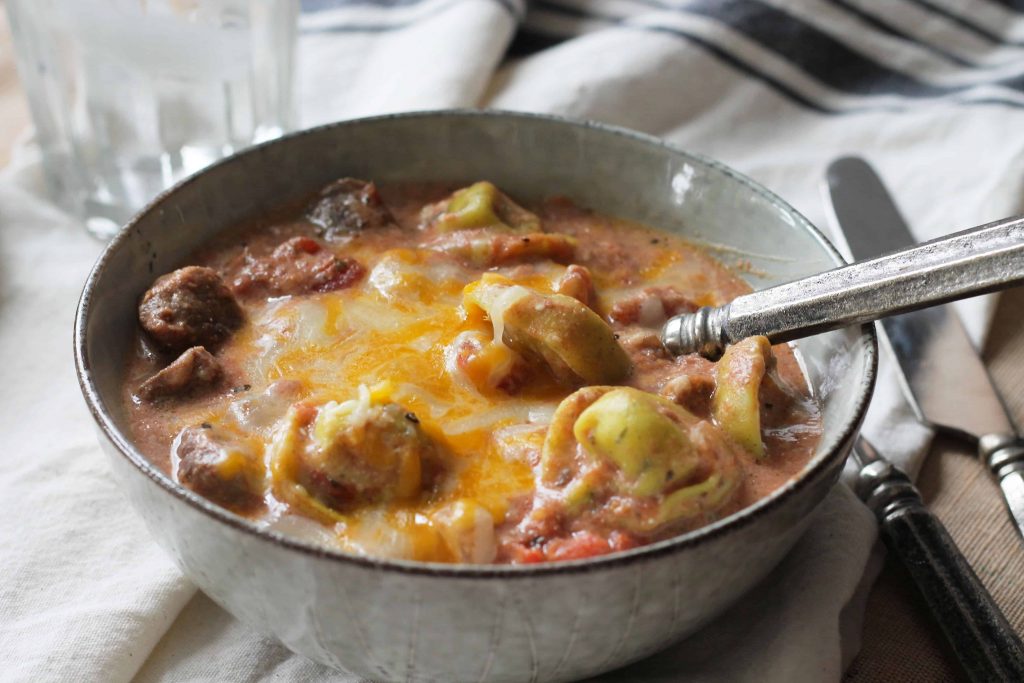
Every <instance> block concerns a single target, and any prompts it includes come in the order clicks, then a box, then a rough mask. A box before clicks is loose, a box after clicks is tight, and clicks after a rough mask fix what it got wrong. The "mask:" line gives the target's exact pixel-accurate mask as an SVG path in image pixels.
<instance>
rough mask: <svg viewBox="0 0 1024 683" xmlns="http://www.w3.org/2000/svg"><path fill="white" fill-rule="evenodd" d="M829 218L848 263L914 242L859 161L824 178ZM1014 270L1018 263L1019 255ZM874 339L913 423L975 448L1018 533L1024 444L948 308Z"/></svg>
mask: <svg viewBox="0 0 1024 683" xmlns="http://www.w3.org/2000/svg"><path fill="white" fill-rule="evenodd" d="M827 180H828V191H829V194H830V196H831V199H832V202H831V203H832V208H833V211H834V213H835V219H836V221H837V222H838V224H839V226H840V227H841V228H842V230H843V232H844V234H845V235H846V241H847V243H848V244H849V246H850V251H851V252H852V253H853V256H854V258H857V259H860V258H868V257H871V256H874V255H876V254H878V253H881V252H885V251H890V250H893V249H899V248H901V247H905V246H908V245H911V244H913V243H914V238H913V236H912V235H911V234H910V230H909V229H908V227H907V224H906V222H905V221H904V220H903V218H902V216H901V215H900V212H899V209H898V208H897V207H896V204H895V202H893V200H892V197H891V196H890V195H889V193H888V192H887V191H886V189H885V186H884V185H883V184H882V181H881V179H880V178H879V177H878V175H877V174H876V173H875V172H874V170H873V169H872V168H871V166H869V165H868V164H867V162H865V161H864V160H863V159H858V158H850V157H848V158H844V159H839V160H837V161H835V162H834V163H833V164H832V165H831V166H829V169H828V172H827ZM1017 262H1018V265H1021V262H1024V257H1020V256H1018V257H1017ZM879 338H880V339H881V341H882V343H883V344H884V345H886V346H888V347H889V348H890V350H891V351H892V355H893V357H895V358H896V360H897V362H898V363H899V367H900V369H901V370H902V373H903V377H904V387H905V388H906V389H907V390H908V394H909V396H908V398H909V399H910V404H911V406H912V407H913V409H914V411H915V412H916V413H917V415H918V418H919V419H920V420H921V421H922V422H924V423H926V424H928V425H931V426H932V427H934V428H936V429H937V430H939V431H942V432H946V433H949V434H951V435H953V436H955V437H957V438H959V439H960V440H962V441H964V442H966V443H967V444H968V445H969V446H971V447H972V448H974V449H976V450H977V452H978V455H979V456H980V457H981V459H982V460H983V461H984V462H985V464H986V465H987V466H988V468H989V469H990V470H991V471H992V474H993V475H994V476H995V478H996V481H997V482H999V486H1000V488H1001V489H1002V492H1003V497H1004V499H1005V500H1006V505H1007V508H1008V509H1009V511H1010V516H1011V517H1012V519H1013V521H1014V525H1015V527H1016V529H1017V531H1018V532H1019V533H1021V534H1022V535H1024V438H1021V436H1020V435H1019V432H1018V431H1017V430H1016V429H1015V428H1014V424H1013V420H1012V419H1011V417H1010V415H1009V413H1008V412H1007V410H1006V407H1005V405H1004V403H1003V401H1002V399H1001V398H1000V397H999V394H998V392H997V391H996V388H995V387H994V386H993V385H992V380H991V378H990V377H989V375H988V371H987V370H986V369H985V366H984V365H983V364H982V362H981V359H980V358H979V357H978V354H977V352H976V351H975V349H974V346H973V345H972V344H971V342H970V340H969V339H968V337H967V333H966V332H965V331H964V328H963V325H962V324H961V323H960V318H959V316H958V315H957V314H956V311H954V310H953V309H952V308H950V307H948V306H936V307H935V308H930V309H927V310H921V311H916V312H913V313H908V314H905V315H901V316H897V317H893V318H888V319H885V320H883V321H882V324H881V330H880V334H879Z"/></svg>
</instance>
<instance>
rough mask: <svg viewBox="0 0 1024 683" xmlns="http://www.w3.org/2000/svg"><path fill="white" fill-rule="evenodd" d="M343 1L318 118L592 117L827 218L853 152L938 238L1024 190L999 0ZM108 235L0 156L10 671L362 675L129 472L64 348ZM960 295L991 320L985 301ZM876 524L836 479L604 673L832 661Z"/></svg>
mask: <svg viewBox="0 0 1024 683" xmlns="http://www.w3.org/2000/svg"><path fill="white" fill-rule="evenodd" d="M336 4H337V3H333V2H331V0H304V2H303V10H304V14H303V16H302V34H301V38H300V54H299V66H300V73H301V74H302V76H301V78H300V87H301V91H302V102H303V107H302V111H303V123H304V124H306V125H308V124H312V123H317V122H321V121H327V120H333V119H337V118H343V117H349V116H353V115H364V114H371V113H384V112H389V111H399V110H405V109H423V108H435V107H448V106H488V107H495V108H503V109H516V110H529V111H543V112H552V113H559V114H565V115H569V116H573V117H578V118H591V119H597V120H601V121H605V122H609V123H614V124H619V125H624V126H628V127H631V128H635V129H638V130H642V131H645V132H649V133H652V134H656V135H660V136H663V137H665V138H666V139H668V140H670V141H672V142H673V143H676V144H678V145H679V146H681V147H683V148H685V149H689V150H692V151H696V152H701V153H705V154H707V155H709V156H712V157H715V158H717V159H720V160H722V161H724V162H725V163H727V164H729V165H731V166H733V167H735V168H737V169H738V170H740V171H742V172H745V173H747V174H749V175H751V176H752V177H754V178H755V179H757V180H759V181H761V182H762V183H764V184H765V185H767V186H768V187H769V188H771V189H772V190H774V191H776V192H777V193H778V194H780V195H781V196H782V197H784V198H786V199H787V200H788V201H790V202H791V203H792V204H794V205H795V206H796V207H797V208H798V209H799V210H801V211H802V212H803V213H804V214H805V215H807V216H808V218H810V219H811V221H812V222H814V223H815V224H817V225H819V226H822V227H824V226H825V220H824V216H825V213H824V208H823V204H822V199H821V195H820V193H819V183H820V180H821V178H822V175H823V172H824V169H825V167H826V165H827V164H828V162H829V161H830V160H831V159H832V158H834V157H836V156H838V155H840V154H844V153H858V154H861V155H863V156H865V157H866V158H868V159H869V160H870V161H871V162H873V163H874V164H875V165H876V167H878V168H879V170H880V172H881V173H882V175H883V177H884V178H885V179H886V181H887V182H888V183H889V184H890V185H891V186H892V188H893V189H894V191H895V193H896V195H897V199H898V201H899V202H900V205H901V207H902V209H903V211H904V213H905V215H906V217H907V218H908V219H909V220H910V222H911V225H912V227H913V228H914V230H915V232H916V234H917V236H918V237H919V238H920V239H927V238H930V237H934V236H937V235H940V234H942V233H944V232H948V231H950V230H953V229H958V228H964V227H969V226H971V225H975V224H978V223H981V222H983V221H985V220H990V219H996V218H1000V217H1002V216H1005V215H1009V214H1012V213H1014V212H1016V211H1019V210H1020V208H1021V207H1020V199H1019V196H1020V190H1021V178H1022V177H1024V174H1022V171H1024V136H1020V135H1019V134H1014V133H1015V131H1019V130H1021V129H1022V128H1021V126H1022V124H1024V79H1022V72H1024V61H1022V60H1021V57H1022V54H1024V49H1022V46H1021V38H1022V36H1024V21H1022V18H1021V16H1022V15H1020V14H1017V13H1015V12H1013V11H1011V10H1009V9H1007V8H1006V7H1004V6H1002V5H999V4H996V3H994V2H988V1H976V2H974V3H970V4H969V5H968V3H966V2H962V1H959V0H931V1H930V2H929V3H915V2H909V1H907V2H897V3H885V5H884V6H881V5H880V4H870V3H865V2H860V1H859V0H843V1H842V2H826V1H825V0H799V1H797V0H791V1H788V2H785V1H783V0H762V1H760V2H753V1H750V2H744V1H741V0H717V1H715V2H711V1H710V0H705V1H681V2H668V1H667V0H664V1H663V0H600V1H593V0H591V1H584V0H558V1H544V2H536V3H533V4H532V5H531V6H530V10H529V12H525V16H524V10H523V7H522V6H521V5H520V4H518V3H517V2H514V1H513V0H421V1H420V2H415V1H411V2H384V1H383V0H382V1H381V2H379V3H373V2H360V3H350V4H345V5H344V6H342V7H340V8H338V7H337V6H336ZM890 5H892V6H893V7H889V6H890ZM890 10H891V11H890ZM517 26H518V33H517V34H516V33H515V32H516V30H517ZM514 34H515V37H513V36H514ZM510 43H511V55H512V56H511V57H510V58H507V59H505V61H504V62H502V63H501V64H500V66H499V61H500V60H501V56H502V55H503V54H504V53H505V50H506V47H508V46H509V44H510ZM99 249H100V247H99V245H98V244H96V243H95V242H92V241H90V239H89V238H88V237H87V236H86V235H85V232H84V229H83V228H82V227H81V226H80V225H78V224H76V223H75V222H74V221H72V220H70V219H68V218H67V217H65V216H63V215H61V214H60V213H59V212H57V211H56V210H55V209H53V208H52V207H51V206H50V205H49V204H48V203H47V202H46V201H45V199H43V197H42V188H41V179H40V177H39V168H38V161H37V159H35V157H34V156H33V155H32V154H31V150H28V151H27V152H26V153H23V154H22V155H21V157H20V158H19V159H16V161H15V162H14V163H13V164H12V166H11V167H10V168H9V169H7V171H5V172H4V173H2V174H0V352H3V355H2V356H0V358H4V359H6V362H5V363H4V364H3V365H2V366H0V367H2V369H0V378H2V380H3V384H4V387H5V389H6V391H4V392H3V393H2V395H0V426H2V427H3V434H4V445H5V448H4V449H3V453H2V455H0V457H2V458H3V462H2V467H0V519H3V520H4V523H3V525H0V548H2V549H3V550H2V552H0V576H3V577H4V580H3V581H2V582H0V616H2V621H0V661H4V662H5V663H6V666H7V669H6V671H5V674H6V675H7V676H9V677H10V678H11V679H13V680H71V679H75V680H104V681H123V680H129V679H131V678H132V677H137V678H138V679H139V680H164V681H178V680H190V681H197V680H211V681H212V680H236V679H237V680H253V681H259V680H270V679H274V678H286V679H298V680H343V681H347V680H354V679H352V678H350V677H345V676H343V675H341V674H338V673H336V672H333V671H329V670H327V669H325V668H323V667H320V666H319V665H316V664H313V663H312V662H309V661H308V660H305V659H303V658H301V657H299V656H297V655H292V654H291V653H289V652H288V651H287V650H285V649H284V648H282V647H281V646H280V645H277V644H276V643H273V642H271V641H268V640H266V639H264V638H262V637H260V636H258V635H256V634H254V633H252V632H250V631H249V630H248V629H247V628H246V627H244V626H242V625H241V624H239V623H238V622H236V621H235V620H234V619H232V618H231V617H230V616H228V615H227V614H225V613H224V612H223V611H222V610H220V608H218V607H217V606H215V605H214V604H213V603H212V602H210V601H209V600H208V599H207V598H205V597H204V596H202V595H201V594H196V593H195V589H194V587H193V586H192V585H191V584H190V583H189V582H188V581H187V580H185V579H184V578H183V577H181V575H180V574H179V573H178V572H177V570H176V569H175V568H174V567H173V565H172V564H171V563H170V561H169V560H167V559H166V558H165V557H164V556H163V554H162V553H161V552H160V551H159V549H158V548H156V547H155V545H154V544H153V543H152V542H151V541H150V540H149V539H148V537H147V535H146V533H145V531H144V529H143V527H142V525H141V523H140V522H139V521H138V520H137V519H136V517H135V515H134V514H133V512H132V511H131V510H130V509H128V508H127V504H126V503H125V502H124V501H123V500H122V498H121V496H120V494H119V493H118V491H117V490H116V486H115V484H114V482H112V481H111V480H110V475H109V472H108V468H107V465H106V463H105V462H104V461H103V456H101V455H100V453H99V449H98V447H97V446H96V445H95V440H94V437H93V434H92V429H91V426H90V418H89V416H88V414H87V411H86V410H85V408H84V406H83V405H82V402H81V399H80V397H79V392H78V387H77V385H76V382H75V380H74V373H73V368H72V361H71V352H70V330H71V322H72V316H73V311H74V306H75V302H76V299H77V296H78V293H79V290H80V287H81V284H82V282H83V281H84V278H85V275H86V272H87V271H88V268H89V267H90V266H91V263H92V261H93V259H94V258H95V256H96V255H97V254H98V252H99ZM959 310H960V311H961V313H962V315H963V316H964V318H965V322H966V323H967V324H968V327H969V329H970V331H971V332H972V334H973V336H974V338H975V340H976V341H977V340H980V339H982V338H983V336H984V332H985V330H986V328H987V322H988V318H989V316H990V314H991V311H992V305H991V302H990V301H989V300H986V299H980V300H972V301H968V302H963V304H961V305H960V307H959ZM911 419H912V418H911V417H910V413H909V411H908V410H907V408H906V406H905V404H904V402H903V400H902V397H901V395H900V393H899V391H898V389H897V387H896V384H895V382H894V381H893V377H892V376H891V375H890V373H889V371H883V373H882V377H881V379H880V382H879V388H878V392H877V394H876V398H875V401H874V403H873V405H872V409H871V412H870V414H869V418H868V422H867V425H866V428H865V429H866V431H867V433H868V434H869V436H871V437H872V439H873V440H874V441H875V442H876V444H877V445H878V446H879V448H881V449H883V450H884V451H885V452H886V454H887V455H888V456H889V457H891V458H892V459H893V460H895V461H897V462H898V463H900V464H902V465H903V466H904V467H906V468H908V469H909V470H911V471H912V472H915V471H916V470H917V468H918V467H919V465H920V461H921V458H922V457H923V454H924V452H925V448H926V446H927V443H928V441H929V439H930V433H929V432H928V431H927V430H925V429H924V428H922V427H920V426H917V425H916V424H915V423H912V422H910V420H911ZM875 537H876V532H875V527H874V523H873V520H872V518H871V516H870V514H869V513H868V512H867V510H866V509H865V508H864V507H863V506H862V505H861V504H860V503H859V502H858V501H857V500H856V499H855V498H854V497H853V496H852V494H851V493H850V491H849V490H848V489H847V488H846V487H843V486H840V487H837V488H836V489H835V490H834V491H833V492H832V493H831V494H830V495H829V497H828V498H827V499H826V501H825V503H824V504H823V506H822V508H821V510H820V512H819V514H818V516H817V518H816V519H815V521H814V523H813V524H812V527H811V529H810V531H809V532H808V533H807V535H806V536H805V537H804V538H803V539H802V540H801V541H800V543H799V544H798V545H797V547H796V548H795V550H794V552H793V553H791V554H790V555H789V556H788V557H787V558H786V560H785V561H784V562H783V563H782V564H781V565H780V566H779V567H778V568H777V569H776V570H775V571H774V572H773V573H772V574H771V576H770V577H769V578H768V579H766V581H765V582H764V584H763V585H762V586H760V587H759V588H757V589H755V590H754V591H753V592H752V593H751V594H750V595H749V596H747V597H745V598H744V599H743V600H741V601H740V603H739V604H737V605H736V606H735V607H734V608H732V609H731V610H730V611H728V612H727V613H726V614H725V615H723V616H722V617H721V618H719V619H718V620H716V621H715V622H714V623H713V624H711V625H710V626H709V627H708V628H707V629H705V630H703V631H702V632H701V633H700V634H698V635H696V636H694V637H692V638H690V639H688V640H686V641H684V642H683V643H680V644H678V645H676V646H673V647H672V648H670V649H668V650H666V651H665V652H663V653H661V654H659V655H656V656H655V657H652V658H650V659H648V660H646V661H644V662H641V663H639V664H636V665H633V666H631V667H628V668H626V669H624V670H622V671H619V672H614V673H612V674H608V675H607V676H604V677H602V679H601V680H607V681H613V680H638V679H642V680H664V681H670V680H671V681H675V680H681V679H682V680H693V681H746V680H749V681H793V680H837V679H838V678H839V677H840V676H841V674H842V671H843V670H844V668H845V666H846V665H847V664H848V663H849V661H850V660H851V659H852V657H853V655H854V654H855V653H856V651H857V649H858V647H859V634H860V622H861V617H862V615H863V601H864V598H865V596H866V593H867V589H868V587H869V586H870V584H871V583H872V581H873V579H874V576H875V574H876V572H877V568H878V556H877V555H876V556H875V557H874V559H873V560H872V556H871V549H872V547H873V544H874V542H875Z"/></svg>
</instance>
